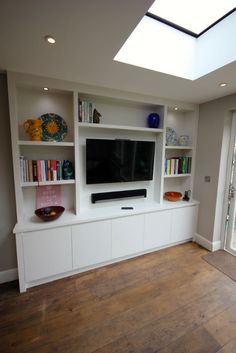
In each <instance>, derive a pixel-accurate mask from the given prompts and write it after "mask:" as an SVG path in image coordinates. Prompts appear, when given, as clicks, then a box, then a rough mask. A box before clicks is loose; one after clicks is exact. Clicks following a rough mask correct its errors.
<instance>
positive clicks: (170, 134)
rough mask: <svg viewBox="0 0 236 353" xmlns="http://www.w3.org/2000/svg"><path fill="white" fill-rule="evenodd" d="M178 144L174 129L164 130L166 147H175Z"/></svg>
mask: <svg viewBox="0 0 236 353" xmlns="http://www.w3.org/2000/svg"><path fill="white" fill-rule="evenodd" d="M177 142H178V139H177V134H176V132H175V130H174V129H172V128H171V127H167V128H166V145H167V146H176V145H177Z"/></svg>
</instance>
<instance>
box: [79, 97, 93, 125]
mask: <svg viewBox="0 0 236 353" xmlns="http://www.w3.org/2000/svg"><path fill="white" fill-rule="evenodd" d="M79 122H80V123H93V103H91V102H87V101H82V100H79Z"/></svg>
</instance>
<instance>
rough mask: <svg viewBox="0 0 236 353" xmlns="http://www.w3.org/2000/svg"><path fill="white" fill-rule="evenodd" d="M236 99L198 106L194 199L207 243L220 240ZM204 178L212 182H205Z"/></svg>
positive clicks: (228, 98)
mask: <svg viewBox="0 0 236 353" xmlns="http://www.w3.org/2000/svg"><path fill="white" fill-rule="evenodd" d="M234 109H236V95H231V96H227V97H224V98H220V99H217V100H214V101H211V102H207V103H205V104H202V105H200V110H199V126H198V139H197V156H196V174H195V183H194V198H196V199H197V200H199V201H200V207H199V218H198V230H197V233H198V234H200V235H201V236H202V237H204V238H205V239H207V240H208V241H210V242H217V241H219V240H220V238H221V236H222V234H221V233H222V232H221V224H222V213H223V199H224V195H225V177H226V161H227V153H228V147H227V146H228V143H227V140H228V136H229V134H227V131H229V124H230V120H231V119H230V118H231V117H232V111H233V110H234ZM205 176H210V177H211V181H210V182H206V181H205V180H204V177H205Z"/></svg>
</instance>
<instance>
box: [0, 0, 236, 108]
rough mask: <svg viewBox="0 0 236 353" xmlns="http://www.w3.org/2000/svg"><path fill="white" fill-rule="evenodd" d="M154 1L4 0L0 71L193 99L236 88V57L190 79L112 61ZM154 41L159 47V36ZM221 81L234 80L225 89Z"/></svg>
mask: <svg viewBox="0 0 236 353" xmlns="http://www.w3.org/2000/svg"><path fill="white" fill-rule="evenodd" d="M152 3H153V0H128V1H127V0H47V1H46V0H42V1H38V0H21V1H19V0H1V11H0V50H1V53H0V70H4V71H5V70H11V71H17V72H24V73H30V74H36V75H41V76H47V77H52V78H59V79H63V80H67V81H74V82H80V83H86V84H90V85H96V86H103V87H108V88H113V89H119V90H125V91H130V92H136V93H140V94H145V95H151V96H156V97H160V98H170V99H174V100H179V101H185V102H190V103H203V102H206V101H209V100H212V99H215V98H219V97H222V96H226V95H229V94H233V93H236V62H233V63H231V64H229V65H226V66H224V67H222V68H220V69H218V70H216V71H214V72H211V73H210V74H208V75H205V76H203V77H201V78H199V79H197V80H195V81H191V80H187V79H183V78H179V77H175V76H171V75H166V74H163V73H160V72H155V71H151V70H147V69H143V68H139V67H135V66H131V65H127V64H123V63H120V62H116V61H113V58H114V56H115V55H116V54H117V52H118V51H119V49H120V48H121V46H122V45H123V44H124V42H125V41H126V39H127V38H128V37H129V35H130V34H131V32H132V31H133V29H134V28H135V27H136V25H137V24H138V23H139V21H140V20H141V19H142V17H143V16H144V14H145V13H146V12H147V10H148V9H149V7H150V6H151V5H152ZM48 34H50V35H53V36H55V38H56V40H57V42H56V44H55V45H53V46H52V45H49V44H47V43H46V42H45V41H44V36H45V35H48ZM154 45H157V46H158V41H157V42H156V43H154ZM167 45H168V43H167ZM235 45H236V44H235ZM174 55H175V53H174V52H173V56H174ZM219 55H220V50H219ZM220 82H228V83H229V85H228V86H227V87H224V88H221V87H219V86H218V83H220Z"/></svg>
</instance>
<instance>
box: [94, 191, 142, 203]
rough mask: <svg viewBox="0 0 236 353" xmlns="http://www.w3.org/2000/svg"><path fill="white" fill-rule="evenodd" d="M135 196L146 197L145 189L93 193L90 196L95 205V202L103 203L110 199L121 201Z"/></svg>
mask: <svg viewBox="0 0 236 353" xmlns="http://www.w3.org/2000/svg"><path fill="white" fill-rule="evenodd" d="M135 196H136V197H137V196H141V197H147V189H136V190H123V191H110V192H98V193H93V194H91V201H92V203H95V202H97V201H104V200H110V199H123V198H126V197H135Z"/></svg>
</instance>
